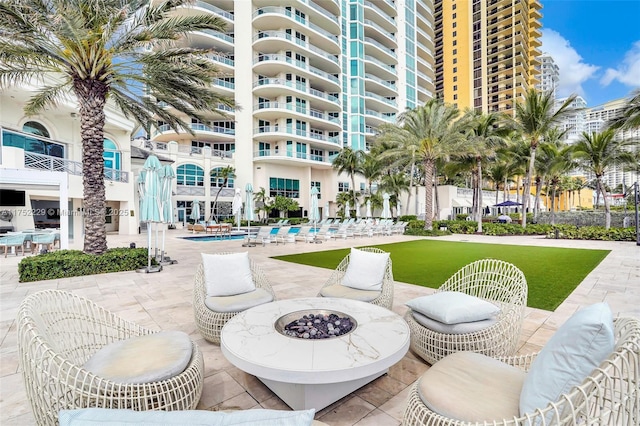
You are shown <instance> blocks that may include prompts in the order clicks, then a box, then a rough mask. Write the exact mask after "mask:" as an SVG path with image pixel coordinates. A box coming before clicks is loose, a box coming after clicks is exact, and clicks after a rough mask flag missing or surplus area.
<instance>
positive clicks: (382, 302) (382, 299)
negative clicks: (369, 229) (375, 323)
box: [318, 247, 394, 310]
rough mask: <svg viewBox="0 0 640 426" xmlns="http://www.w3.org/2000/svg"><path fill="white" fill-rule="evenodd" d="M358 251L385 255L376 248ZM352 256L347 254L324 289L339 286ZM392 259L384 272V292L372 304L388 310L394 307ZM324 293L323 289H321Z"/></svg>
mask: <svg viewBox="0 0 640 426" xmlns="http://www.w3.org/2000/svg"><path fill="white" fill-rule="evenodd" d="M358 250H362V251H368V252H371V253H385V252H384V251H383V250H380V249H379V248H375V247H359V248H358ZM350 256H351V255H350V254H347V255H346V256H345V258H344V259H342V261H341V262H340V264H339V265H338V266H337V267H336V269H335V271H333V274H331V276H330V277H329V279H328V280H327V282H326V283H325V284H324V285H323V286H322V288H325V287H329V286H332V285H338V284H340V283H341V282H342V278H343V277H344V274H345V272H346V271H347V267H348V266H349V258H350ZM392 266H393V265H392V262H391V258H389V260H388V262H387V268H386V269H385V272H384V278H383V280H382V291H381V292H380V295H379V296H378V297H376V298H375V299H374V300H372V301H371V302H370V303H372V304H374V305H378V306H382V307H384V308H387V309H389V310H390V309H391V308H392V306H393V285H394V282H393V269H392ZM321 291H322V289H321ZM318 297H322V293H318Z"/></svg>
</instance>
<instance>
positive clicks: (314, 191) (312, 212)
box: [309, 186, 320, 242]
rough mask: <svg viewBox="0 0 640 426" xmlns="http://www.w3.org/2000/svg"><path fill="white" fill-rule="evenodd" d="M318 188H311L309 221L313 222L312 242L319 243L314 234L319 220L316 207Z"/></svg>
mask: <svg viewBox="0 0 640 426" xmlns="http://www.w3.org/2000/svg"><path fill="white" fill-rule="evenodd" d="M318 193H319V191H318V188H316V187H315V186H314V187H313V188H311V210H310V211H309V220H310V221H311V222H313V229H314V237H313V241H314V242H319V241H318V240H317V238H316V232H317V229H316V228H317V227H318V220H320V209H319V207H318Z"/></svg>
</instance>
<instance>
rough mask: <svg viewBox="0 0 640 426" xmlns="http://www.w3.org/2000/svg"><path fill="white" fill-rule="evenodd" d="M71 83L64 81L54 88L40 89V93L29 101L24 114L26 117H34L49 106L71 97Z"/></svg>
mask: <svg viewBox="0 0 640 426" xmlns="http://www.w3.org/2000/svg"><path fill="white" fill-rule="evenodd" d="M68 88H69V83H68V81H62V82H61V83H59V84H56V85H53V86H45V87H44V88H42V89H40V90H39V91H38V93H36V94H35V95H33V96H32V97H31V98H30V99H29V101H27V103H26V105H25V107H24V112H25V114H26V115H34V114H36V113H37V112H38V111H41V110H42V109H44V108H45V107H47V106H50V105H56V104H57V103H58V102H59V101H61V100H62V99H63V98H65V97H67V98H68V97H69V92H68Z"/></svg>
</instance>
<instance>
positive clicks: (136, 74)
mask: <svg viewBox="0 0 640 426" xmlns="http://www.w3.org/2000/svg"><path fill="white" fill-rule="evenodd" d="M190 3H191V2H190V1H188V0H172V1H162V2H149V1H146V0H144V1H143V0H102V1H94V0H73V1H71V0H68V1H64V0H51V1H37V0H24V1H2V2H0V34H1V35H2V36H1V38H0V88H5V87H8V86H10V85H19V84H25V83H31V84H33V83H35V82H37V83H38V84H40V87H39V89H38V90H37V91H36V92H35V94H34V95H33V96H32V97H31V99H30V100H29V101H28V102H27V103H26V105H25V114H27V115H34V114H36V113H37V112H39V111H41V110H43V109H44V108H45V107H47V106H55V105H56V102H58V101H60V100H61V99H64V98H68V97H69V96H70V95H71V96H73V97H74V98H75V101H76V102H77V105H78V110H79V112H80V136H81V139H82V180H83V189H84V201H83V204H84V215H85V216H84V251H85V252H87V253H92V254H102V253H104V252H105V251H106V249H107V242H106V230H105V187H104V161H103V153H104V148H103V143H104V124H105V112H104V109H105V106H106V104H107V102H108V101H109V102H110V103H113V104H114V105H115V106H116V107H118V108H119V109H120V110H122V112H123V113H124V114H125V115H126V116H127V117H129V118H132V119H134V120H136V121H138V122H139V123H140V124H141V125H142V127H143V128H149V127H150V123H152V122H154V121H155V118H158V119H160V120H162V121H164V122H166V123H168V124H169V125H171V127H172V128H173V129H174V130H176V131H179V130H180V129H181V128H184V129H188V128H189V127H188V125H187V124H186V123H184V122H183V121H182V120H181V119H179V118H178V117H177V116H176V115H174V114H173V113H172V112H171V110H170V109H168V108H165V107H164V106H163V104H159V102H163V103H164V104H166V105H169V106H171V107H173V108H174V109H175V110H176V111H178V112H180V113H182V114H186V115H187V116H189V117H195V118H199V119H202V120H204V119H205V117H204V116H203V113H204V112H205V111H210V110H212V109H214V107H215V106H216V105H218V104H220V103H222V104H225V105H227V106H232V105H233V101H232V100H231V99H228V98H226V97H223V96H220V95H219V94H218V93H216V92H215V91H214V90H212V87H213V86H212V84H211V83H212V82H213V79H214V78H215V77H216V75H217V74H218V71H217V69H216V68H215V66H214V64H213V62H212V61H210V60H208V59H207V58H205V57H204V56H203V54H204V53H207V51H205V50H202V49H197V48H190V47H184V46H182V45H181V44H180V40H181V39H183V38H184V37H185V36H186V35H187V34H189V33H190V32H192V31H199V30H213V31H224V25H225V24H224V21H223V20H222V19H220V18H219V17H215V16H214V15H211V14H208V15H188V16H177V15H176V14H175V13H173V12H174V11H175V10H176V9H177V8H180V7H183V6H186V5H188V4H190ZM158 47H160V48H158ZM143 93H144V96H143Z"/></svg>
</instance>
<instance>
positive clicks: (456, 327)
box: [411, 311, 498, 334]
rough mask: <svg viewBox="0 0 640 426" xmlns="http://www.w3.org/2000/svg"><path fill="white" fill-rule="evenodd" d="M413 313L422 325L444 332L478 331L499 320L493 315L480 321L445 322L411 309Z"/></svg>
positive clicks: (462, 332) (466, 332)
mask: <svg viewBox="0 0 640 426" xmlns="http://www.w3.org/2000/svg"><path fill="white" fill-rule="evenodd" d="M411 315H412V316H413V319H414V320H416V322H417V323H418V324H420V325H421V326H423V327H426V328H428V329H429V330H433V331H436V332H438V333H444V334H468V333H477V332H479V331H480V330H484V329H485V328H487V327H491V326H492V325H494V324H495V323H497V322H498V320H497V319H496V318H495V317H491V318H488V319H485V320H480V321H473V322H460V323H458V324H445V323H443V322H440V321H436V320H434V319H431V318H429V317H427V316H425V315H422V314H421V313H419V312H416V311H411Z"/></svg>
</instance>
